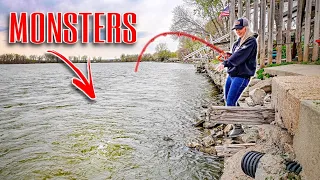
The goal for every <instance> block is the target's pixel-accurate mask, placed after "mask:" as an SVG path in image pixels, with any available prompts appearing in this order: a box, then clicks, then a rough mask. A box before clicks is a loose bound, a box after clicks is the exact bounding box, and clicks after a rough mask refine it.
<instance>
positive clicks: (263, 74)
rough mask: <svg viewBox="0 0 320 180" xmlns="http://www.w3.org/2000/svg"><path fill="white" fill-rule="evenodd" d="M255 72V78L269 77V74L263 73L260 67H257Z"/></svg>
mask: <svg viewBox="0 0 320 180" xmlns="http://www.w3.org/2000/svg"><path fill="white" fill-rule="evenodd" d="M256 74H257V78H258V79H261V80H264V79H267V78H270V77H271V75H270V74H269V73H265V72H264V69H263V68H262V69H259V70H258V71H257V72H256Z"/></svg>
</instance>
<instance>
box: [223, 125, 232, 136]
mask: <svg viewBox="0 0 320 180" xmlns="http://www.w3.org/2000/svg"><path fill="white" fill-rule="evenodd" d="M231 129H233V126H232V124H228V125H227V126H226V127H225V128H224V130H223V133H224V134H225V135H227V134H228V133H229V132H230V131H231Z"/></svg>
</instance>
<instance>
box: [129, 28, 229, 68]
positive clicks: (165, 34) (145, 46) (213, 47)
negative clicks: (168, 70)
mask: <svg viewBox="0 0 320 180" xmlns="http://www.w3.org/2000/svg"><path fill="white" fill-rule="evenodd" d="M167 35H176V36H178V37H180V36H184V37H188V38H190V39H192V40H193V41H199V42H201V43H203V44H205V45H206V46H208V47H210V48H211V49H212V50H214V51H217V52H218V53H219V54H220V55H219V56H217V59H218V60H219V61H221V62H222V61H224V60H223V59H222V58H224V59H227V58H228V57H229V56H230V53H225V52H224V51H223V50H222V49H220V48H218V47H217V46H215V45H213V44H211V43H209V42H207V41H206V40H204V39H201V38H199V37H197V36H194V35H192V34H188V33H185V32H179V31H174V32H172V31H170V32H163V33H160V34H158V35H156V36H154V37H153V38H151V39H150V40H149V41H148V43H147V44H145V45H144V47H143V49H142V51H141V52H140V54H139V57H138V60H137V63H136V67H135V70H134V71H135V72H137V71H138V68H139V64H140V61H141V58H142V55H143V53H144V52H145V51H146V49H147V47H148V46H149V44H151V43H152V42H153V41H154V40H155V39H157V38H158V37H160V36H167Z"/></svg>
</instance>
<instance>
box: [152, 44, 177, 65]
mask: <svg viewBox="0 0 320 180" xmlns="http://www.w3.org/2000/svg"><path fill="white" fill-rule="evenodd" d="M172 55H173V54H172V53H171V52H170V51H169V49H168V46H167V44H166V43H159V44H158V45H157V46H156V59H158V60H160V61H165V60H168V59H169V58H171V57H172Z"/></svg>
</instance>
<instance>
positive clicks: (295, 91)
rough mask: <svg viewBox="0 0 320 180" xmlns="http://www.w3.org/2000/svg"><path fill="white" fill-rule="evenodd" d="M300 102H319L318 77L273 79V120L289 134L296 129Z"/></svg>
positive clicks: (319, 79)
mask: <svg viewBox="0 0 320 180" xmlns="http://www.w3.org/2000/svg"><path fill="white" fill-rule="evenodd" d="M302 100H320V76H282V77H275V78H273V80H272V98H271V104H272V107H273V108H275V112H276V114H275V118H276V119H275V120H276V122H277V124H278V125H279V126H281V127H283V128H286V129H288V131H289V132H290V133H291V134H294V133H295V132H296V130H297V128H298V122H299V113H300V102H301V101H302Z"/></svg>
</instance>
